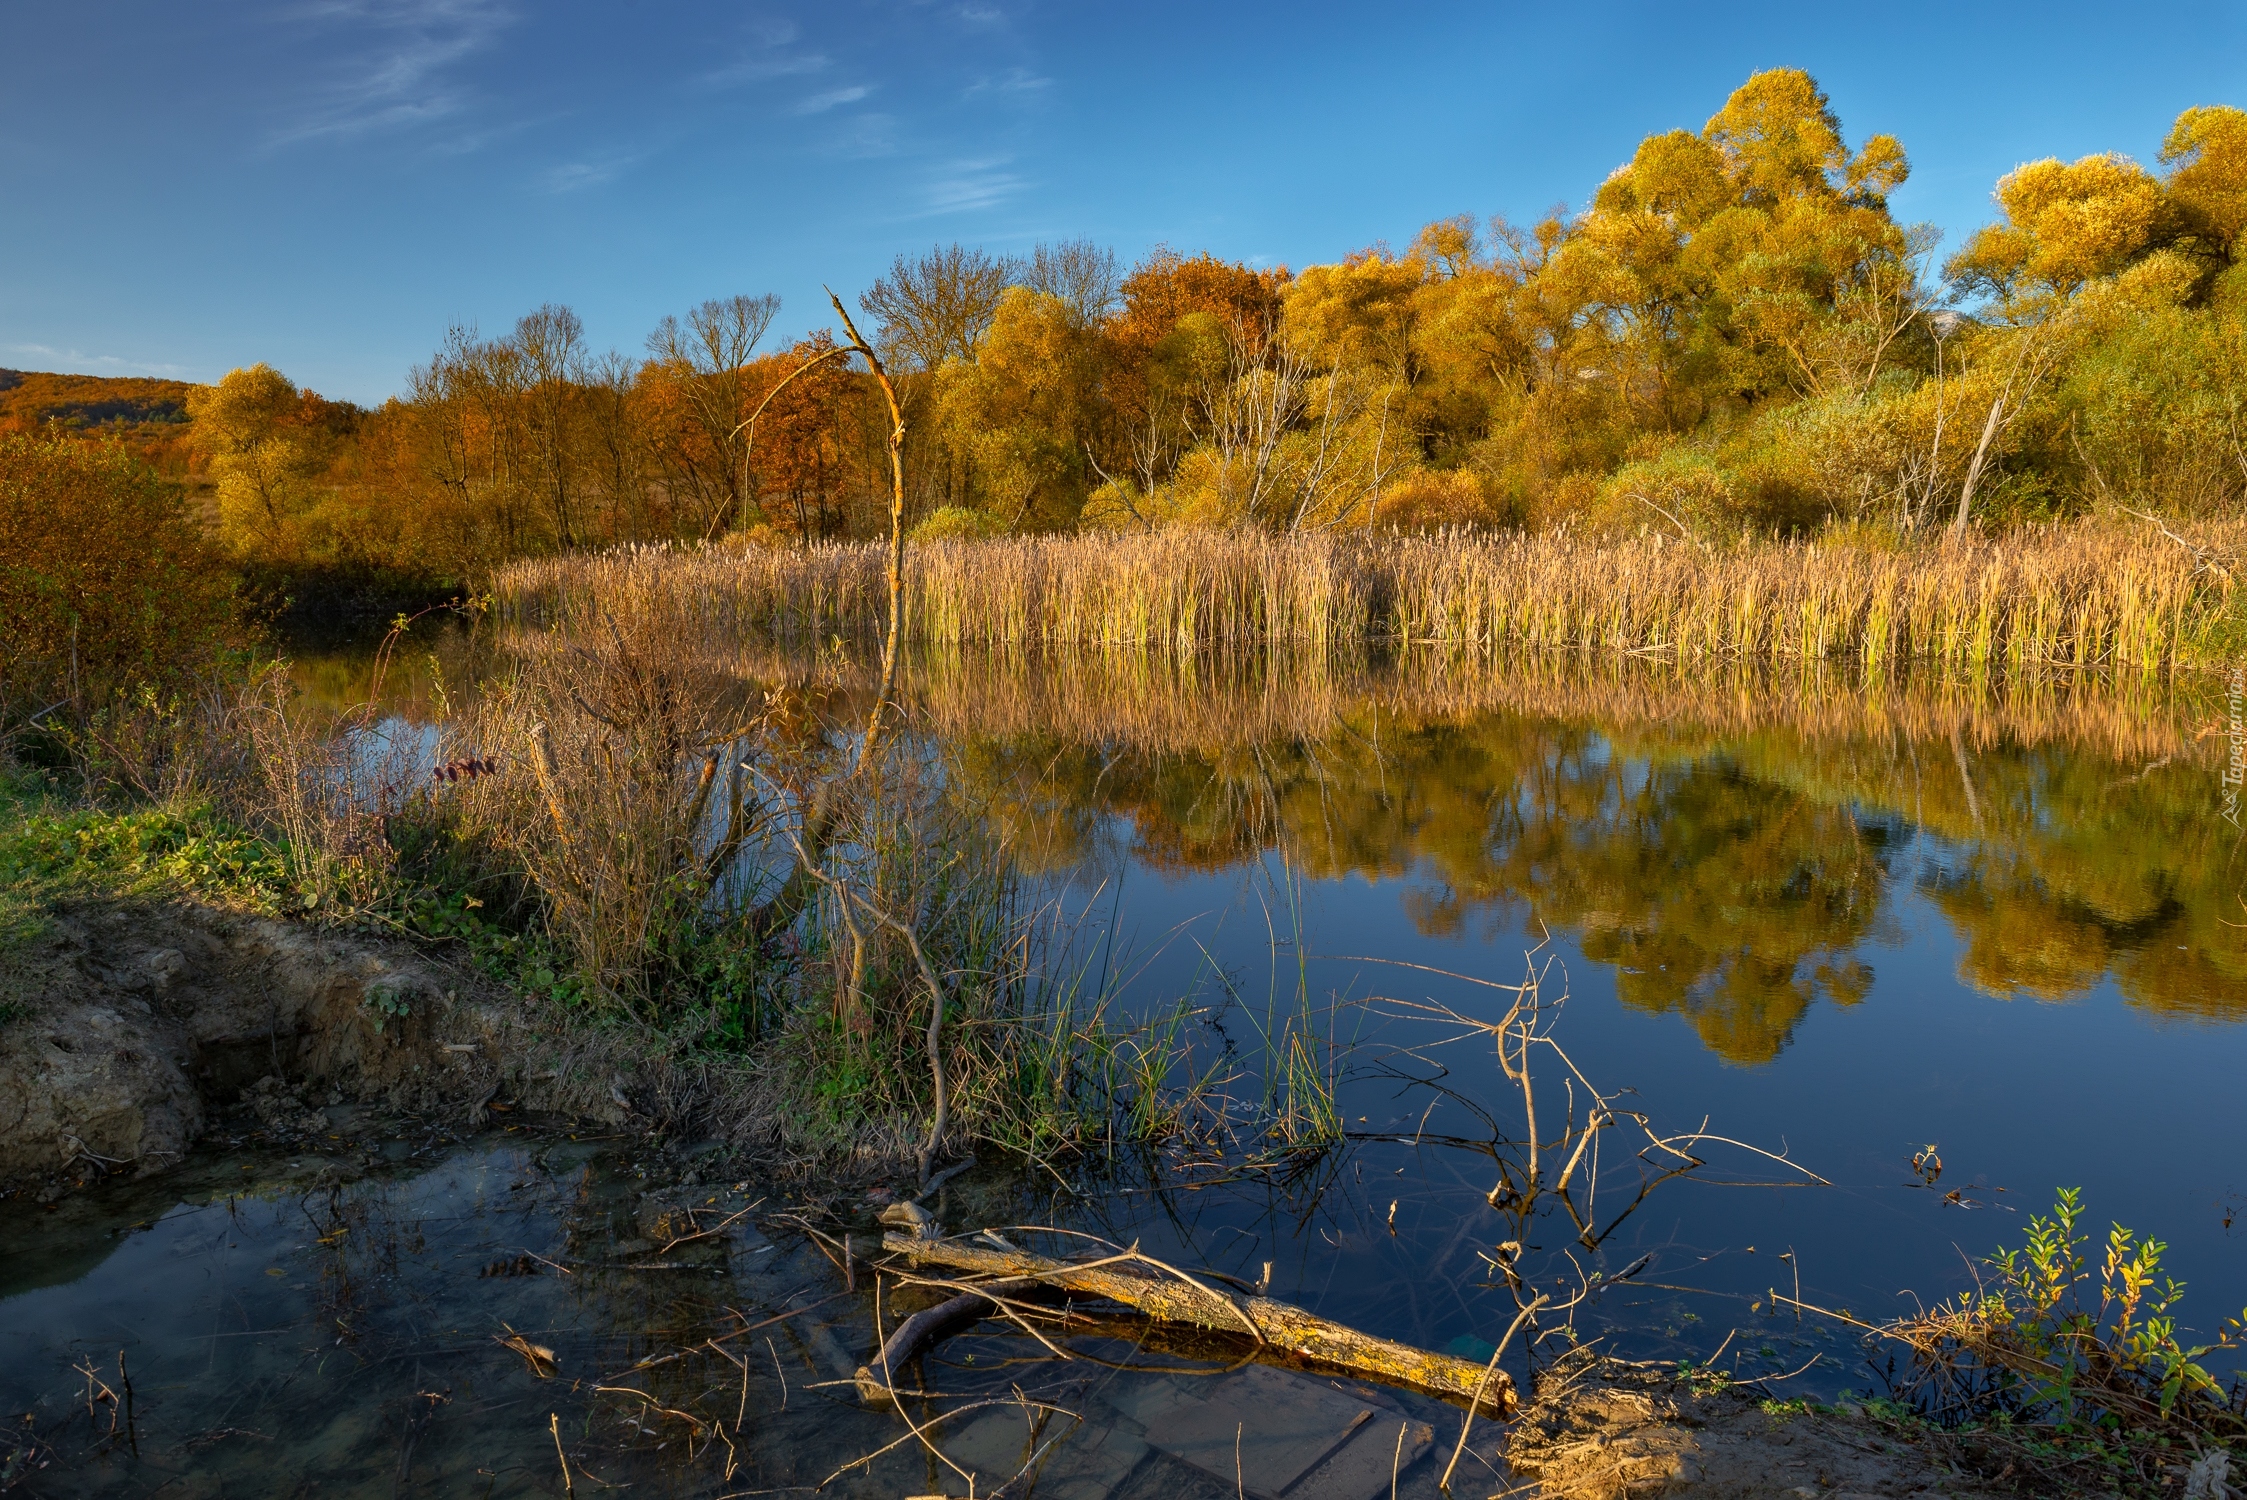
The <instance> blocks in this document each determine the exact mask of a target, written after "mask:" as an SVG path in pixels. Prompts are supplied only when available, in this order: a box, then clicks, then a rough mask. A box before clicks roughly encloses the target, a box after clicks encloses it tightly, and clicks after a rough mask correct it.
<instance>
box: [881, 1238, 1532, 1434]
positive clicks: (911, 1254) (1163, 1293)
mask: <svg viewBox="0 0 2247 1500" xmlns="http://www.w3.org/2000/svg"><path fill="white" fill-rule="evenodd" d="M882 1248H883V1249H884V1250H886V1251H888V1252H890V1253H891V1254H893V1255H901V1256H903V1257H905V1259H907V1260H908V1261H911V1262H912V1263H913V1264H915V1265H920V1264H923V1263H929V1264H934V1265H940V1266H948V1267H951V1268H952V1269H954V1270H959V1271H979V1272H983V1273H985V1274H987V1275H993V1276H1002V1277H1008V1278H1017V1279H1024V1280H1030V1281H1038V1282H1044V1283H1046V1284H1048V1285H1052V1286H1058V1287H1061V1288H1063V1289H1065V1290H1067V1291H1072V1292H1081V1293H1084V1294H1086V1295H1088V1296H1093V1297H1103V1298H1106V1299H1107V1300H1109V1301H1111V1302H1118V1303H1121V1304H1123V1305H1124V1306H1126V1307H1129V1308H1131V1309H1133V1310H1134V1311H1136V1312H1139V1313H1142V1314H1144V1315H1146V1316H1147V1317H1149V1318H1152V1319H1154V1320H1155V1321H1157V1322H1158V1323H1182V1324H1187V1325H1189V1326H1191V1327H1194V1328H1199V1329H1203V1330H1206V1331H1208V1332H1211V1333H1229V1334H1234V1335H1239V1336H1245V1337H1248V1338H1252V1339H1254V1340H1255V1341H1256V1342H1257V1343H1259V1344H1263V1345H1269V1346H1276V1347H1278V1348H1280V1349H1283V1350H1285V1351H1286V1352H1287V1353H1289V1354H1291V1355H1294V1356H1296V1357H1298V1358H1301V1359H1305V1360H1309V1361H1311V1362H1313V1363H1314V1364H1319V1365H1325V1366H1330V1367H1332V1368H1335V1369H1338V1370H1344V1371H1347V1372H1349V1373H1350V1374H1353V1375H1356V1376H1358V1377H1359V1378H1360V1379H1363V1380H1372V1381H1378V1382H1381V1383H1382V1384H1386V1385H1402V1386H1410V1387H1412V1388H1414V1389H1416V1390H1422V1391H1426V1392H1428V1393H1429V1394H1431V1395H1437V1396H1447V1397H1450V1398H1453V1399H1455V1400H1457V1401H1459V1402H1461V1403H1467V1404H1472V1405H1473V1406H1475V1407H1476V1408H1478V1409H1479V1408H1481V1407H1484V1406H1487V1407H1490V1408H1491V1409H1492V1410H1493V1411H1494V1412H1495V1413H1496V1414H1497V1415H1499V1416H1507V1415H1510V1414H1511V1413H1512V1412H1513V1410H1514V1407H1515V1405H1516V1404H1517V1398H1516V1396H1515V1394H1514V1383H1513V1380H1512V1378H1511V1377H1510V1376H1508V1375H1507V1374H1506V1372H1505V1371H1503V1370H1498V1369H1491V1368H1488V1367H1486V1366H1483V1365H1479V1364H1472V1363H1469V1362H1468V1361H1466V1360H1463V1359H1455V1358H1453V1357H1452V1356H1451V1355H1448V1354H1435V1353H1431V1352H1430V1351H1428V1350H1426V1349H1415V1348H1413V1347H1412V1346H1411V1345H1409V1344H1398V1343H1392V1342H1390V1341H1389V1340H1388V1339H1379V1338H1375V1337H1373V1336H1372V1335H1371V1334H1365V1333H1359V1332H1358V1331H1357V1330H1356V1329H1354V1328H1345V1327H1343V1326H1342V1325H1341V1324H1339V1323H1331V1322H1328V1321H1327V1320H1326V1319H1324V1318H1321V1317H1318V1316H1316V1315H1314V1314H1312V1313H1308V1312H1305V1311H1304V1310H1303V1309H1302V1308H1300V1307H1295V1306H1292V1305H1290V1304H1288V1303H1285V1302H1275V1301H1273V1300H1271V1299H1270V1298H1268V1297H1230V1296H1227V1295H1225V1294H1224V1293H1222V1292H1218V1291H1216V1290H1214V1289H1212V1288H1210V1287H1208V1286H1205V1285H1203V1284H1202V1283H1200V1282H1198V1281H1195V1280H1192V1279H1190V1278H1187V1277H1185V1276H1183V1275H1182V1274H1180V1273H1177V1272H1170V1273H1169V1274H1167V1275H1158V1274H1154V1269H1155V1268H1154V1263H1153V1262H1152V1261H1150V1260H1148V1259H1147V1258H1145V1257H1143V1256H1140V1255H1138V1254H1137V1253H1136V1252H1126V1253H1124V1254H1122V1255H1116V1256H1105V1257H1102V1258H1101V1259H1099V1260H1097V1261H1093V1262H1090V1263H1076V1262H1070V1261H1062V1260H1052V1259H1049V1258H1048V1257H1046V1256H1043V1255H1033V1254H1031V1253H1029V1252H1028V1251H1025V1250H1013V1249H1008V1250H998V1249H992V1248H987V1247H985V1246H982V1245H970V1244H964V1243H962V1242H961V1241H959V1240H956V1239H924V1238H918V1237H915V1236H913V1235H906V1234H887V1235H884V1236H882ZM1165 1269H1167V1268H1165ZM958 1300H960V1299H957V1298H955V1299H954V1301H958ZM978 1300H985V1299H978ZM945 1305H946V1306H950V1305H951V1304H950V1303H947V1304H945ZM937 1310H938V1309H931V1311H932V1312H933V1311H937ZM902 1331H903V1330H902V1329H900V1332H902ZM892 1368H895V1366H894V1365H893V1366H892Z"/></svg>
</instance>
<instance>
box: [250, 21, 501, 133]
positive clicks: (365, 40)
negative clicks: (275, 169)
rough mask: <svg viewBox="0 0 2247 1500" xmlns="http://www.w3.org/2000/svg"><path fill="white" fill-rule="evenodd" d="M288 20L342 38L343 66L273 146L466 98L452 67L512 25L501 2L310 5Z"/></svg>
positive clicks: (458, 104)
mask: <svg viewBox="0 0 2247 1500" xmlns="http://www.w3.org/2000/svg"><path fill="white" fill-rule="evenodd" d="M285 14H286V16H287V17H288V18H289V19H292V20H296V21H299V22H303V23H306V24H309V25H312V26H317V27H321V28H323V29H327V30H330V31H335V32H341V33H344V34H345V35H347V36H348V37H349V38H350V40H351V43H352V45H351V46H350V47H349V48H348V49H347V52H346V55H347V56H348V58H349V61H348V62H347V63H345V64H343V65H342V66H340V67H339V68H337V69H336V70H335V71H334V72H332V73H331V74H330V75H329V76H328V78H327V79H325V80H324V81H321V82H319V83H316V84H315V85H314V86H313V88H312V89H311V91H310V93H309V96H308V97H307V98H306V100H305V101H304V103H303V105H302V107H301V108H300V110H299V113H298V116H297V118H296V119H295V120H294V121H293V122H291V123H290V124H289V125H287V126H285V127H284V128H283V129H282V130H280V131H279V132H278V133H277V134H276V136H275V142H274V143H275V144H277V145H279V144H288V143H291V142H295V141H304V140H313V139H318V138H322V137H339V136H340V137H348V136H359V135H366V134H370V133H372V132H375V131H383V130H397V129H405V128H411V127H412V126H415V125H421V124H426V123H428V122H430V121H433V120H441V119H444V118H446V117H448V116H450V115H454V114H458V113H459V112H460V111H461V110H463V109H465V108H467V107H468V105H469V104H470V103H471V102H472V100H473V91H472V90H471V89H470V87H469V85H468V84H467V83H465V82H464V81H463V80H461V79H460V78H458V77H457V76H455V75H454V73H453V69H454V68H455V66H456V65H457V64H459V63H461V62H463V61H464V60H466V59H467V58H469V57H470V56H472V55H473V54H475V53H476V52H479V51H481V50H482V49H483V48H485V47H486V46H488V45H489V44H490V43H491V41H492V40H493V39H494V38H495V37H497V36H498V35H499V34H500V33H501V32H502V31H504V30H506V29H507V28H508V27H509V26H510V25H512V24H513V23H514V21H515V19H516V17H515V12H514V11H513V10H511V9H510V8H508V6H507V5H506V4H504V3H503V0H315V3H312V4H307V5H301V6H298V7H297V8H295V9H293V10H291V11H288V12H286V13H285Z"/></svg>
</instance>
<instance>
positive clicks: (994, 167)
mask: <svg viewBox="0 0 2247 1500" xmlns="http://www.w3.org/2000/svg"><path fill="white" fill-rule="evenodd" d="M1011 160H1012V158H1011V157H995V158H992V159H990V160H986V161H959V162H953V163H951V164H950V165H949V166H948V167H946V168H945V169H944V174H943V175H942V176H940V177H937V178H935V179H934V180H932V181H931V182H929V184H928V185H927V186H926V187H925V188H924V189H923V190H922V198H923V201H924V202H925V204H926V205H927V206H926V209H925V214H926V215H928V216H933V215H936V214H956V213H973V212H975V211H976V210H978V209H985V208H994V207H996V206H998V205H999V204H1001V203H1004V202H1005V201H1006V200H1007V199H1009V198H1011V197H1013V196H1014V195H1015V194H1016V193H1019V192H1021V191H1022V189H1023V188H1024V187H1026V186H1027V185H1028V184H1026V183H1024V182H1023V180H1022V179H1021V178H1019V177H1017V176H1015V175H1014V174H1013V173H1012V172H1006V171H1002V170H1000V169H1001V168H1003V167H1005V166H1006V165H1007V164H1008V163H1009V162H1010V161H1011Z"/></svg>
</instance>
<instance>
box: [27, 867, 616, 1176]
mask: <svg viewBox="0 0 2247 1500" xmlns="http://www.w3.org/2000/svg"><path fill="white" fill-rule="evenodd" d="M0 1002H4V1003H5V1006H6V1011H5V1014H6V1015H7V1016H8V1019H6V1020H5V1021H4V1022H0V1191H9V1190H14V1191H22V1190H24V1189H26V1188H28V1189H30V1190H32V1191H34V1192H36V1193H38V1194H40V1195H41V1196H43V1197H46V1198H50V1199H51V1198H52V1197H54V1196H55V1195H57V1194H59V1193H60V1192H62V1191H64V1190H66V1189H67V1188H68V1187H69V1186H70V1185H72V1184H73V1183H77V1182H82V1181H87V1180H91V1179H93V1178H96V1177H101V1176H107V1175H110V1174H113V1173H117V1172H124V1171H130V1172H135V1173H140V1174H147V1173H152V1172H156V1171H161V1170H163V1169H164V1168H166V1167H168V1166H171V1165H174V1164H176V1163H177V1162H178V1161H179V1160H180V1159H181V1158H182V1157H183V1156H184V1154H185V1153H186V1151H187V1150H188V1148H189V1147H190V1146H191V1145H192V1144H193V1143H194V1142H195V1141H196V1140H197V1139H198V1138H200V1137H201V1136H203V1135H204V1134H205V1133H206V1132H207V1131H209V1130H210V1129H211V1128H212V1127H213V1126H214V1124H215V1123H217V1122H218V1120H219V1119H220V1117H221V1116H222V1115H232V1116H233V1117H234V1118H235V1120H236V1121H237V1122H239V1128H238V1132H237V1133H240V1132H242V1131H246V1132H249V1133H255V1134H258V1135H260V1136H262V1137H263V1138H264V1139H267V1140H269V1141H274V1142H282V1141H286V1140H289V1139H291V1138H301V1137H320V1136H324V1135H326V1134H328V1133H329V1132H330V1127H331V1125H332V1124H333V1123H335V1122H333V1121H331V1119H330V1117H329V1115H328V1113H327V1111H328V1110H329V1109H331V1108H332V1107H334V1106H336V1105H341V1104H346V1103H351V1104H382V1105H385V1106H388V1107H389V1108H390V1109H393V1110H402V1111H411V1112H414V1113H419V1114H429V1113H443V1112H448V1111H458V1112H459V1115H460V1118H461V1120H462V1122H463V1123H466V1124H482V1123H484V1122H485V1121H486V1120H488V1119H490V1118H492V1112H493V1111H495V1110H498V1111H506V1110H510V1109H523V1110H551V1111H557V1112H565V1113H570V1114H574V1115H580V1116H586V1117H591V1118H597V1119H603V1120H612V1121H613V1120H616V1119H620V1118H622V1117H623V1116H624V1114H625V1113H626V1108H625V1106H624V1104H622V1103H620V1102H619V1100H620V1098H622V1097H623V1096H622V1094H621V1090H620V1089H619V1088H618V1087H617V1086H616V1083H615V1081H614V1080H612V1079H610V1078H609V1077H608V1075H607V1074H606V1073H604V1072H603V1071H602V1069H601V1068H600V1067H599V1066H598V1065H597V1064H596V1063H595V1062H594V1060H592V1059H589V1058H581V1057H576V1056H573V1055H571V1054H570V1053H568V1052H567V1051H566V1050H565V1048H564V1046H563V1044H562V1043H561V1042H560V1041H559V1040H557V1039H555V1038H552V1037H549V1036H544V1035H541V1034H540V1032H539V1031H538V1029H537V1028H535V1027H534V1026H533V1025H532V1024H530V1022H529V1020H528V1019H527V1017H526V1015H525V1012H524V1008H523V1007H522V1006H521V1005H520V1004H517V1003H510V1001H509V1000H508V998H507V997H505V996H501V995H496V994H494V993H492V992H491V991H489V990H488V989H487V988H484V987H480V986H479V985H478V983H477V981H476V980H475V978H474V976H472V975H470V974H467V973H465V972H463V971H461V970H459V969H457V968H454V967H452V966H449V965H447V964H445V963H444V962H442V961H441V960H439V959H436V958H432V957H431V956H429V955H427V954H425V953H423V952H420V951H418V950H416V949H414V948H412V947H410V946H408V945H405V944H403V943H389V942H383V941H380V940H375V939H369V938H366V937H363V936H358V935H352V934H344V933H339V932H335V931H332V930H323V929H318V928H314V927H311V926H307V925H303V924H296V923H287V922H280V921H274V920H270V919H266V918H260V917H252V916H245V915H241V914H238V913H232V912H226V911H220V910H215V909H213V908H210V907H204V906H196V905H191V904H186V903H177V904H165V905H152V904H132V905H110V904H80V905H74V906H68V907H64V908H61V909H58V910H56V911H55V912H53V913H51V914H50V915H49V917H48V919H47V920H46V922H45V923H44V924H43V928H42V930H41V931H40V932H39V933H38V934H37V935H36V936H33V937H30V938H27V939H24V940H22V941H19V942H17V943H16V944H14V945H13V946H12V947H10V948H9V949H7V950H6V951H4V952H0Z"/></svg>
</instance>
